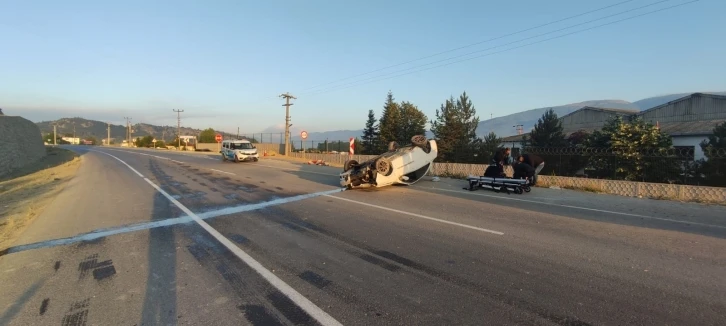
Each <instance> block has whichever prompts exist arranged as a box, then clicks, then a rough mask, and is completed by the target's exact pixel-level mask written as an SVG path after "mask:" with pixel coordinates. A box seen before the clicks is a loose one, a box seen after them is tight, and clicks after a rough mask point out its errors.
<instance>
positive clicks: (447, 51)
mask: <svg viewBox="0 0 726 326" xmlns="http://www.w3.org/2000/svg"><path fill="white" fill-rule="evenodd" d="M633 1H634V0H626V1H622V2H618V3H616V4H612V5H609V6H605V7H601V8H598V9H594V10H590V11H586V12H583V13H580V14H577V15H574V16H569V17H566V18H562V19H559V20H555V21H551V22H549V23H545V24H542V25H537V26H534V27H530V28H527V29H523V30H520V31H517V32H513V33H509V34H505V35H502V36H497V37H494V38H490V39H488V40H484V41H479V42H476V43H471V44H468V45H464V46H460V47H458V48H454V49H450V50H446V51H442V52H438V53H435V54H431V55H427V56H425V57H420V58H417V59H413V60H409V61H406V62H401V63H397V64H394V65H391V66H387V67H383V68H379V69H376V70H372V71H369V72H366V73H362V74H358V75H355V76H350V77H345V78H341V79H338V80H334V81H332V82H328V83H324V84H319V85H316V86H313V87H308V88H305V89H302V90H301V91H303V92H304V91H307V90H311V89H315V88H318V87H320V86H325V85H330V84H334V83H337V82H340V81H344V80H348V79H353V78H356V77H361V76H365V75H370V74H372V73H375V72H379V71H383V70H386V69H390V68H395V67H399V66H403V65H405V64H409V63H412V62H416V61H421V60H424V59H428V58H433V57H435V56H439V55H442V54H446V53H450V52H454V51H458V50H461V49H466V48H470V47H472V46H476V45H480V44H484V43H488V42H491V41H496V40H499V39H503V38H505V37H509V36H513V35H517V34H521V33H524V32H529V31H531V30H534V29H538V28H542V27H545V26H549V25H552V24H557V23H561V22H563V21H566V20H570V19H573V18H577V17H582V16H585V15H587V14H591V13H594V12H598V11H602V10H605V9H610V8H613V7H617V6H619V5H622V4H626V3H628V2H633ZM667 1H670V0H667Z"/></svg>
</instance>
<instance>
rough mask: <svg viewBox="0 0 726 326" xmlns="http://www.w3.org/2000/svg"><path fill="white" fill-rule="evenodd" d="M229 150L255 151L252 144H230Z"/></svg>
mask: <svg viewBox="0 0 726 326" xmlns="http://www.w3.org/2000/svg"><path fill="white" fill-rule="evenodd" d="M229 148H231V149H253V148H254V147H253V146H252V144H251V143H230V144H229Z"/></svg>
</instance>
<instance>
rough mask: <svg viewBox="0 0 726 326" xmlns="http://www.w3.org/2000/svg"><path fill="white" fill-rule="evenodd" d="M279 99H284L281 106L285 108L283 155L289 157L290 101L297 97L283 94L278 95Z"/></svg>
mask: <svg viewBox="0 0 726 326" xmlns="http://www.w3.org/2000/svg"><path fill="white" fill-rule="evenodd" d="M280 97H281V98H284V99H285V104H283V105H282V106H284V107H285V155H289V153H290V105H292V103H290V99H297V97H295V96H292V95H290V93H285V94H281V95H280Z"/></svg>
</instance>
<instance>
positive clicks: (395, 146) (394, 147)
mask: <svg viewBox="0 0 726 326" xmlns="http://www.w3.org/2000/svg"><path fill="white" fill-rule="evenodd" d="M397 149H398V143H397V142H395V141H392V142H390V143H388V151H389V152H393V151H395V150H397Z"/></svg>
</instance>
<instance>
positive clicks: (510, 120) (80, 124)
mask: <svg viewBox="0 0 726 326" xmlns="http://www.w3.org/2000/svg"><path fill="white" fill-rule="evenodd" d="M703 93H709V94H718V95H726V92H703ZM689 94H692V93H678V94H668V95H662V96H656V97H649V98H645V99H642V100H638V101H635V102H628V101H623V100H593V101H585V102H579V103H571V104H565V105H560V106H554V107H544V108H537V109H532V110H527V111H522V112H517V113H514V114H510V115H506V116H502V117H497V118H493V119H488V120H483V121H480V122H479V126H478V127H477V134H478V135H480V136H484V135H486V134H488V133H489V132H494V133H496V134H497V135H498V136H500V137H506V136H511V135H515V134H516V133H517V131H516V129H515V126H516V125H522V126H523V127H522V128H523V130H524V131H525V132H528V131H529V130H531V129H532V128H533V127H534V125H535V124H536V123H537V120H538V119H539V118H540V117H542V114H544V112H545V111H547V110H548V109H553V110H554V111H555V113H557V115H558V116H560V117H561V116H563V115H566V114H568V113H571V112H573V111H576V110H578V109H580V108H582V107H584V106H591V107H599V108H612V109H630V110H640V111H642V110H647V109H650V108H652V107H655V106H658V105H661V104H665V103H668V102H670V101H673V100H676V99H678V98H681V97H684V96H687V95H689ZM53 124H55V125H56V128H57V132H58V133H59V134H61V135H63V134H73V132H74V126H75V135H76V136H77V137H90V136H93V137H96V138H98V139H101V138H106V126H107V125H106V123H105V122H101V121H95V120H87V119H83V118H63V119H59V120H56V121H43V122H38V123H37V125H38V127H39V128H40V130H41V132H42V133H44V134H45V133H52V132H53ZM361 124H362V123H361ZM180 130H181V134H182V135H198V134H199V132H201V130H200V129H194V128H188V127H182V128H181V129H180ZM282 130H283V128H282V126H272V127H270V128H267V129H265V130H263V131H262V133H263V135H261V136H259V134H256V135H255V136H254V137H255V138H257V139H259V138H262V139H261V141H262V142H269V141H272V142H279V141H280V138H281V135H282V132H281V131H282ZM132 131H133V136H134V137H137V136H146V135H152V136H154V137H156V138H158V139H166V140H171V139H173V138H174V135H176V127H175V126H156V125H151V124H145V123H138V124H133V125H132ZM291 133H292V135H293V136H292V140H293V141H300V139H301V138H300V130H296V129H295V128H293V129H292V130H291ZM362 134H363V130H362V129H357V130H335V131H325V132H310V133H308V137H307V140H315V141H324V140H329V141H336V140H347V139H348V138H350V137H360V136H361V135H362ZM248 136H251V135H248ZM427 136H429V137H431V136H432V135H431V133H430V132H427ZM125 137H126V127H125V126H122V125H111V138H114V139H116V140H121V139H124V138H125ZM268 137H269V140H268Z"/></svg>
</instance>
